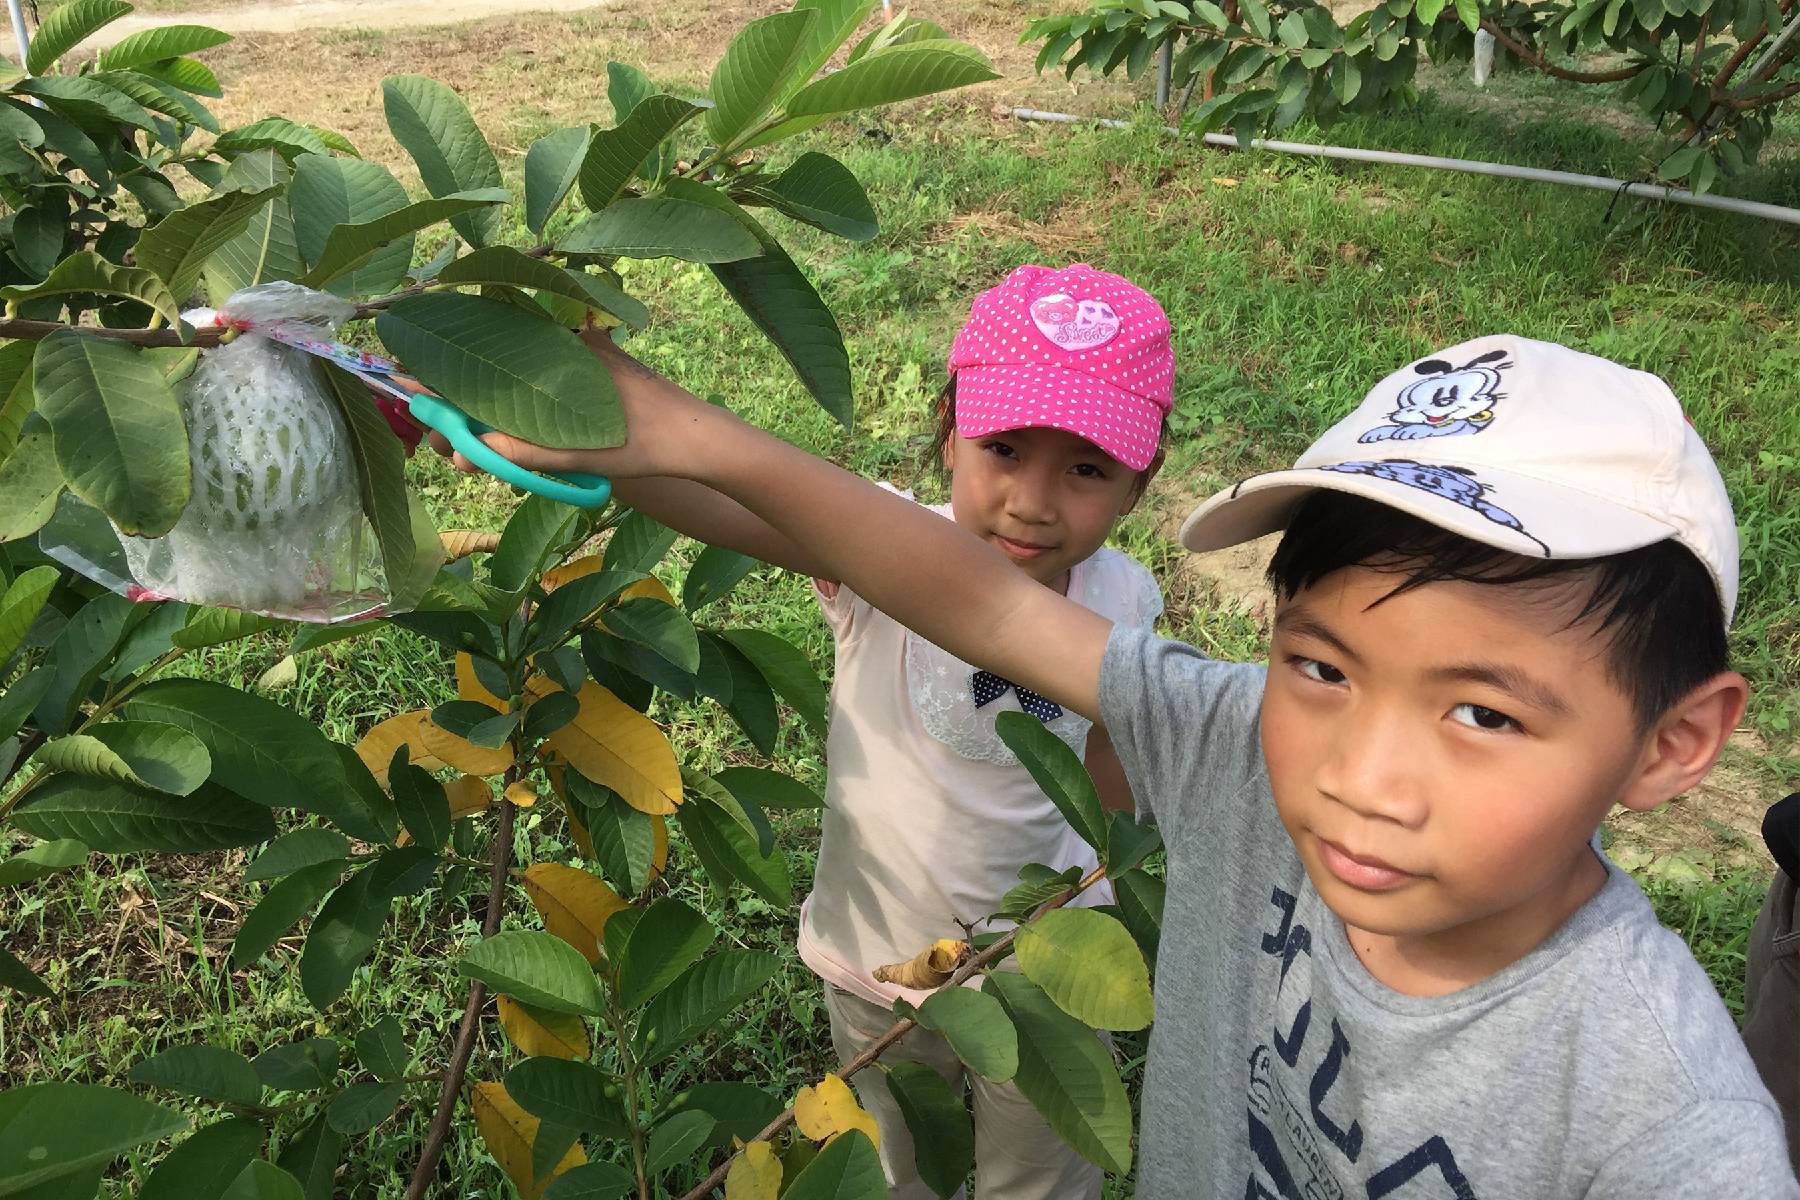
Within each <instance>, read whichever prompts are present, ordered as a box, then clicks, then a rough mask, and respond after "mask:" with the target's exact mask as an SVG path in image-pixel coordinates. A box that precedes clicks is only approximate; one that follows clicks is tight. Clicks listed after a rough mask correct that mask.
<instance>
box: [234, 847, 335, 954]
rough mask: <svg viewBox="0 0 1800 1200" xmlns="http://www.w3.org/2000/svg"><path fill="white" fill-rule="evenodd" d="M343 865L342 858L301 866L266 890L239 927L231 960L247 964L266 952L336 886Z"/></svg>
mask: <svg viewBox="0 0 1800 1200" xmlns="http://www.w3.org/2000/svg"><path fill="white" fill-rule="evenodd" d="M345 866H346V864H345V863H344V862H343V861H342V860H334V861H331V862H322V863H315V864H313V865H312V866H310V867H301V868H300V869H299V870H297V871H295V872H293V873H292V874H290V875H288V876H287V877H285V878H283V879H281V880H279V881H278V882H277V883H276V884H275V885H274V886H273V887H271V888H270V889H269V890H268V891H267V892H265V893H264V894H263V898H262V899H261V900H260V901H258V902H257V905H256V907H255V908H253V909H251V910H250V915H249V916H247V917H245V918H244V923H243V924H242V925H240V926H238V931H237V937H236V938H234V939H233V940H232V943H231V961H232V963H233V964H234V965H236V966H240V967H242V966H247V965H249V964H250V963H253V962H255V961H256V960H257V959H259V958H261V957H262V956H263V955H264V954H266V953H268V950H269V947H271V946H273V945H274V944H275V942H276V939H278V938H280V937H282V936H283V935H285V934H286V933H287V931H288V930H290V929H292V928H293V927H294V923H295V922H297V921H298V920H299V919H300V918H301V917H303V916H305V915H306V914H307V913H310V912H312V911H313V909H314V908H315V907H317V905H318V903H319V901H320V900H322V899H324V898H325V893H327V892H329V891H330V890H331V889H332V888H334V887H336V886H337V882H338V880H339V879H341V878H343V874H344V868H345Z"/></svg>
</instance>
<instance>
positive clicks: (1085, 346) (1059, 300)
mask: <svg viewBox="0 0 1800 1200" xmlns="http://www.w3.org/2000/svg"><path fill="white" fill-rule="evenodd" d="M1031 321H1032V324H1034V325H1036V326H1037V328H1038V332H1039V333H1041V334H1043V335H1044V336H1045V337H1047V338H1049V339H1050V341H1051V342H1052V343H1054V344H1055V345H1057V346H1060V347H1061V348H1062V349H1064V350H1078V349H1079V350H1091V349H1093V348H1094V347H1096V346H1104V345H1106V343H1108V342H1110V341H1112V340H1113V338H1115V337H1117V336H1118V335H1119V315H1118V314H1117V313H1115V312H1114V311H1113V310H1112V305H1110V304H1108V303H1107V302H1106V301H1104V300H1077V299H1075V298H1074V297H1073V296H1071V295H1069V294H1068V293H1066V292H1055V293H1052V294H1051V295H1048V296H1039V297H1038V298H1037V299H1036V300H1033V301H1032V302H1031Z"/></svg>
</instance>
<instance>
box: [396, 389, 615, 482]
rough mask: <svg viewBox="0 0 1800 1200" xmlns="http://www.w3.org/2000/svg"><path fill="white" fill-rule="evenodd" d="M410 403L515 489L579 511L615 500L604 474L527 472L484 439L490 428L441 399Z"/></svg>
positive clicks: (419, 396)
mask: <svg viewBox="0 0 1800 1200" xmlns="http://www.w3.org/2000/svg"><path fill="white" fill-rule="evenodd" d="M407 403H408V404H409V405H410V406H411V408H412V415H413V416H414V417H415V418H417V419H418V420H419V421H420V422H421V423H423V424H425V425H429V426H430V427H431V428H433V429H435V430H437V431H438V432H439V433H441V434H443V435H444V436H445V437H446V438H449V439H450V445H451V446H452V447H454V448H455V449H456V451H457V452H458V453H460V454H461V455H462V456H463V457H464V458H466V459H468V460H469V461H470V462H472V463H474V464H475V465H476V466H478V467H480V468H481V469H482V470H484V471H486V472H487V473H488V474H490V475H493V476H495V477H496V478H498V479H502V480H505V481H506V482H507V483H510V484H512V485H513V486H514V487H520V488H524V489H525V490H526V491H528V492H533V493H535V494H537V495H539V496H543V497H544V498H545V499H548V500H556V501H560V502H561V503H563V504H572V505H574V506H575V507H576V508H600V507H602V506H603V505H605V503H606V502H607V500H609V499H610V498H611V497H612V483H611V482H610V481H609V480H608V479H607V478H606V476H604V475H588V474H584V473H582V472H580V471H570V472H567V473H560V472H559V473H556V474H553V475H540V474H538V473H537V472H536V471H529V470H526V469H525V468H524V467H521V466H520V465H519V464H518V463H516V462H514V461H512V460H511V459H510V458H507V457H505V456H504V455H502V454H501V453H500V452H499V451H497V450H495V449H493V448H492V447H490V446H489V445H488V444H487V443H486V442H484V441H482V440H481V435H482V434H484V433H488V432H490V430H489V427H488V426H486V425H483V424H481V422H479V421H475V420H472V419H470V417H469V414H468V413H465V412H464V411H463V410H462V409H460V408H458V407H456V406H455V405H454V404H451V403H449V402H448V401H446V400H444V399H443V398H442V397H441V396H435V395H432V394H430V393H424V392H415V393H413V394H411V395H409V396H408V397H407Z"/></svg>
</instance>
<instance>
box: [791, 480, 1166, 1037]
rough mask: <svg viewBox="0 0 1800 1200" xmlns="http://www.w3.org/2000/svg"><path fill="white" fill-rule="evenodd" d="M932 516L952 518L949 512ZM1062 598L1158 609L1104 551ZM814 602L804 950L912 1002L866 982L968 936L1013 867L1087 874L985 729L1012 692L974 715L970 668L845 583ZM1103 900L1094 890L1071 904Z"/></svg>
mask: <svg viewBox="0 0 1800 1200" xmlns="http://www.w3.org/2000/svg"><path fill="white" fill-rule="evenodd" d="M933 511H934V512H937V513H939V514H940V515H943V516H945V517H948V516H949V515H950V513H949V508H948V506H935V507H934V508H933ZM826 590H829V589H826ZM1068 595H1069V597H1070V598H1071V599H1073V600H1075V601H1077V602H1078V603H1081V604H1084V605H1086V606H1087V607H1088V608H1091V609H1093V610H1094V611H1095V612H1097V613H1099V614H1100V615H1102V616H1104V617H1108V618H1110V619H1112V620H1113V621H1115V622H1124V623H1127V624H1132V625H1150V624H1153V623H1154V622H1155V620H1156V618H1157V616H1158V615H1159V614H1160V613H1161V612H1162V596H1161V593H1160V591H1159V590H1158V588H1157V586H1156V580H1155V578H1154V577H1153V576H1152V575H1151V574H1150V572H1149V571H1148V570H1147V569H1145V567H1144V566H1143V565H1142V564H1140V563H1138V562H1137V561H1136V560H1134V559H1132V558H1130V557H1129V556H1127V555H1124V554H1121V553H1119V552H1118V551H1116V550H1107V549H1103V550H1100V551H1099V552H1098V553H1096V554H1095V555H1094V556H1093V557H1091V558H1089V559H1087V560H1086V561H1085V562H1082V563H1079V564H1077V565H1076V566H1075V567H1074V568H1073V569H1072V570H1071V571H1070V577H1069V589H1068ZM818 599H819V606H820V608H822V609H823V610H824V613H825V619H826V621H827V623H828V624H830V626H831V629H832V633H833V634H834V635H835V637H836V639H837V670H836V675H835V679H834V682H833V684H832V690H831V728H830V733H829V736H828V738H827V742H826V763H827V769H826V783H825V798H826V808H825V812H824V820H823V833H822V838H821V844H820V846H819V861H818V867H817V869H816V871H815V873H814V876H813V892H812V895H810V896H809V897H807V899H806V902H805V904H804V905H802V906H801V910H800V939H799V943H800V944H799V948H800V957H801V958H802V959H803V960H804V961H805V963H806V965H807V966H808V967H810V968H812V970H813V971H814V972H816V973H817V974H818V975H819V976H820V977H821V978H822V979H824V980H825V982H827V983H829V984H833V985H835V986H837V987H839V988H842V989H843V990H845V991H847V992H850V993H851V994H853V995H856V996H860V997H861V998H863V999H865V1000H868V1001H870V1002H871V1003H875V1004H880V1005H882V1006H884V1007H886V1006H890V1005H892V1003H893V1002H894V1000H895V999H897V998H901V997H904V998H906V999H908V1000H911V1001H913V1002H915V1003H917V1002H918V1001H920V1000H921V999H922V998H923V996H924V995H925V993H923V992H915V991H912V990H910V989H907V988H901V987H897V986H895V985H892V984H886V983H877V982H876V981H875V979H874V978H873V976H872V972H873V971H874V970H875V968H877V967H880V966H882V965H884V964H887V963H896V962H903V961H905V960H906V959H909V958H911V957H912V956H913V955H915V954H917V953H918V952H919V951H921V950H923V949H925V948H926V947H927V946H929V945H930V944H931V943H932V942H933V941H935V940H937V939H938V938H961V937H964V936H965V932H964V930H963V928H962V926H961V925H959V924H958V922H964V923H969V924H973V925H975V927H976V931H977V932H980V931H981V930H983V929H986V928H989V927H990V925H989V924H988V923H987V922H986V918H987V916H988V914H990V913H992V912H993V911H994V910H995V909H997V908H999V907H1000V900H1001V897H1002V896H1004V895H1005V894H1006V892H1007V891H1009V890H1010V889H1012V888H1013V887H1015V886H1017V885H1018V883H1019V877H1018V871H1019V868H1020V867H1022V866H1024V865H1026V864H1028V863H1044V864H1046V865H1048V866H1052V867H1055V868H1057V869H1058V870H1063V869H1066V868H1068V867H1079V868H1081V870H1082V871H1083V872H1084V873H1085V872H1086V871H1089V870H1091V869H1093V867H1094V865H1095V855H1094V851H1093V849H1092V848H1091V847H1089V846H1088V845H1087V844H1086V843H1085V842H1083V841H1082V840H1081V838H1080V837H1079V836H1078V835H1077V834H1076V833H1075V831H1074V830H1073V829H1071V828H1070V827H1069V824H1068V822H1067V821H1065V820H1064V819H1063V817H1062V814H1061V813H1060V812H1058V811H1057V809H1056V806H1055V805H1054V804H1052V803H1051V802H1050V800H1049V799H1048V798H1047V797H1046V796H1045V795H1044V794H1043V792H1042V791H1041V790H1039V788H1038V786H1037V783H1036V782H1035V781H1034V780H1033V779H1032V778H1031V775H1030V773H1029V772H1027V771H1026V770H1025V768H1024V767H1023V766H1021V765H1019V763H1018V760H1017V759H1016V758H1014V757H1013V755H1012V754H1011V752H1010V751H1009V750H1007V748H1006V746H1005V744H1004V743H1003V742H1001V741H1000V739H999V737H998V736H997V735H996V734H995V733H994V717H995V716H996V715H997V714H999V713H1001V712H1006V711H1016V710H1017V709H1018V708H1019V702H1018V697H1017V695H1016V694H1015V693H1014V692H1012V691H1010V690H1009V691H1008V692H1006V693H1005V694H1004V695H1003V696H1001V697H1000V698H999V699H998V700H995V701H992V702H991V703H989V704H987V705H985V706H983V707H982V708H980V709H976V708H975V707H974V704H973V699H972V697H971V695H970V687H969V682H970V679H971V677H972V676H973V674H974V668H973V667H970V666H969V665H968V664H966V663H963V662H960V661H959V660H957V659H955V658H953V657H952V656H951V655H950V654H949V653H948V652H947V651H944V650H941V649H939V648H938V647H936V646H934V645H932V644H931V643H929V642H927V641H925V640H924V639H923V638H920V637H918V636H917V635H916V634H912V633H909V632H908V631H907V630H906V629H904V628H903V627H901V626H900V625H899V624H897V623H895V622H894V621H893V620H892V619H891V618H889V617H888V616H886V615H885V614H883V613H881V612H878V611H877V610H876V609H874V608H872V607H870V605H869V604H868V602H867V601H865V600H863V599H862V598H861V597H860V596H858V595H856V594H855V593H854V592H852V591H851V590H850V589H849V588H844V587H840V588H838V589H837V590H836V594H835V595H830V596H828V595H827V594H826V591H825V590H821V591H819V592H818ZM1056 652H1057V651H1056V647H1054V646H1045V647H1044V653H1046V654H1055V653H1056ZM1048 728H1049V729H1050V730H1051V731H1052V732H1053V733H1055V734H1056V735H1057V736H1058V737H1060V738H1062V739H1063V740H1064V741H1065V742H1066V743H1068V744H1069V745H1070V746H1071V747H1072V748H1073V749H1074V750H1075V752H1076V753H1077V754H1081V753H1083V752H1084V750H1085V748H1086V744H1087V733H1088V730H1089V729H1090V728H1092V726H1091V724H1090V723H1089V722H1088V721H1086V720H1085V719H1083V718H1082V717H1080V716H1078V715H1077V714H1075V713H1071V712H1065V713H1064V715H1063V716H1062V717H1060V718H1058V719H1056V720H1054V721H1051V722H1049V724H1048ZM1111 899H1112V896H1111V892H1110V889H1108V888H1107V887H1106V885H1104V884H1102V885H1101V886H1099V887H1096V888H1093V889H1091V890H1090V891H1089V892H1088V893H1086V895H1085V896H1084V897H1083V901H1082V902H1083V903H1087V904H1105V903H1110V902H1111ZM1007 924H1009V923H1008V922H994V923H993V925H992V927H999V928H1004V927H1005V926H1006V925H1007Z"/></svg>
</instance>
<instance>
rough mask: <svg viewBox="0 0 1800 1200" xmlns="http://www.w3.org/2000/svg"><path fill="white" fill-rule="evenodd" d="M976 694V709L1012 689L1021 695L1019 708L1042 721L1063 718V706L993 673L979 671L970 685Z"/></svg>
mask: <svg viewBox="0 0 1800 1200" xmlns="http://www.w3.org/2000/svg"><path fill="white" fill-rule="evenodd" d="M970 687H971V689H972V690H973V691H974V693H975V707H976V708H981V707H982V706H984V705H987V704H991V703H993V702H994V701H995V700H998V699H999V698H1000V697H1002V696H1004V695H1006V690H1007V689H1008V688H1011V689H1012V690H1013V691H1015V692H1017V693H1018V694H1019V707H1020V708H1022V709H1024V710H1025V711H1026V712H1028V713H1030V714H1031V715H1032V716H1034V717H1036V718H1037V719H1038V720H1040V721H1044V722H1049V721H1054V720H1056V718H1058V717H1060V716H1062V713H1063V710H1062V705H1060V704H1058V703H1057V702H1056V701H1054V700H1046V699H1045V698H1044V697H1042V696H1040V695H1038V694H1037V693H1036V692H1034V691H1032V690H1031V689H1030V688H1022V687H1020V686H1019V685H1018V684H1016V683H1014V682H1013V681H1012V680H1010V679H1002V678H1000V676H998V675H996V674H994V673H993V672H992V671H977V672H975V678H974V680H973V681H972V682H971V684H970Z"/></svg>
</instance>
